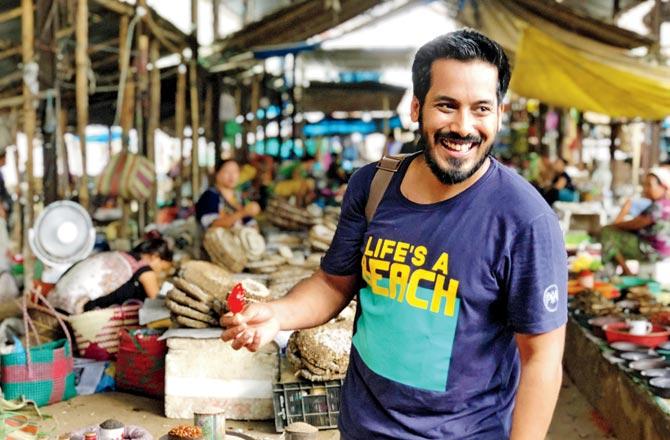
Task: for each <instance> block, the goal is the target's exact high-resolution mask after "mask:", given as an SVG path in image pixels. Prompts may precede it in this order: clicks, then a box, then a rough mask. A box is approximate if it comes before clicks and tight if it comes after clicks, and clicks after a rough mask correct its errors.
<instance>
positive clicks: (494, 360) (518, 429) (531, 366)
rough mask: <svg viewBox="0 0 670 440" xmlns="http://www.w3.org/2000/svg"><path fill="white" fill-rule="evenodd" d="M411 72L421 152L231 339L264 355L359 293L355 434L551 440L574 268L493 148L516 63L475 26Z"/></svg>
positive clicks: (545, 212) (346, 211)
mask: <svg viewBox="0 0 670 440" xmlns="http://www.w3.org/2000/svg"><path fill="white" fill-rule="evenodd" d="M412 74H413V75H412V76H413V83H414V98H413V101H412V109H411V111H412V118H413V119H414V120H415V121H418V122H419V125H420V130H421V137H422V142H421V144H422V147H423V152H422V153H421V152H419V153H416V154H414V155H411V156H409V157H407V158H406V159H404V161H402V163H401V164H400V167H399V169H398V170H397V172H396V173H395V174H394V176H393V178H392V179H391V181H390V184H389V185H388V188H387V189H386V192H385V194H384V197H383V198H382V200H381V202H380V203H379V205H378V207H377V209H376V211H375V213H374V216H373V217H372V219H371V220H370V221H369V222H368V220H367V218H366V215H365V208H366V204H367V201H368V196H369V192H370V186H371V182H372V180H373V178H374V176H375V174H376V173H377V172H378V171H377V167H376V166H375V165H374V164H373V165H369V166H366V167H364V168H362V169H361V170H360V171H358V172H357V173H355V174H354V175H353V176H352V178H351V181H350V183H349V186H348V189H347V194H346V196H345V199H344V202H343V206H342V215H341V218H340V222H339V225H338V229H337V232H336V234H335V238H334V240H333V244H332V245H331V248H330V249H329V251H328V252H327V254H326V256H325V257H324V258H323V260H322V263H321V270H320V271H318V272H317V273H316V274H315V275H313V276H312V277H311V278H309V279H307V280H305V281H303V282H301V283H299V284H298V285H297V286H296V287H294V288H293V290H292V291H291V292H290V293H289V294H288V295H287V296H286V297H284V298H282V299H280V300H277V301H275V302H272V303H269V304H252V305H249V306H248V307H247V308H246V309H245V310H244V311H243V312H242V313H239V314H237V315H235V316H231V315H228V316H225V317H223V318H222V325H223V326H224V327H225V328H226V330H224V332H223V335H222V337H223V339H224V340H230V341H232V345H233V347H234V348H236V349H238V348H241V347H247V348H248V349H250V350H256V349H257V348H258V347H259V346H260V345H262V344H264V343H267V342H269V341H271V340H272V338H273V337H274V336H275V334H276V333H277V331H278V330H279V329H299V328H305V327H312V326H316V325H319V324H321V323H324V322H326V321H328V320H329V319H330V318H332V317H333V316H335V315H336V314H337V313H338V312H339V311H340V310H341V309H342V308H343V307H345V306H346V305H347V304H348V303H349V301H350V300H351V299H352V298H353V297H354V296H356V297H357V300H358V313H357V316H356V326H355V330H354V336H353V346H352V350H351V359H350V363H349V370H348V373H347V377H346V380H345V384H344V389H343V394H342V404H341V411H340V420H339V427H340V432H341V433H342V437H343V438H344V439H346V440H349V439H370V438H374V439H404V440H405V439H459V440H463V439H476V440H482V439H485V440H486V439H491V440H493V439H495V440H500V439H506V438H511V439H513V440H523V439H528V440H540V439H543V438H544V437H545V435H546V432H547V429H548V426H549V423H550V421H551V416H552V413H553V410H554V407H555V404H556V399H557V397H558V392H559V389H560V383H561V371H562V370H561V357H562V353H563V341H564V326H565V322H566V319H567V306H566V301H567V294H566V290H567V286H566V284H567V263H566V253H565V247H564V244H563V240H562V234H561V231H560V229H559V226H558V222H557V219H556V217H555V215H554V214H553V212H552V211H551V209H550V208H549V206H548V205H547V204H546V203H545V202H544V200H542V198H541V197H540V195H539V194H538V192H537V191H536V190H535V189H534V188H532V187H531V186H530V185H529V184H528V183H526V182H525V181H524V180H523V179H522V178H521V177H519V176H517V175H516V173H514V172H513V171H510V170H509V169H507V168H505V167H504V166H502V165H501V164H499V163H498V162H496V161H495V160H494V159H492V158H491V157H490V156H489V153H490V151H491V147H492V145H493V142H494V139H495V136H496V133H497V132H498V131H499V129H500V121H501V117H502V110H503V109H502V99H503V96H504V95H505V92H506V90H507V85H508V83H509V78H510V71H509V65H508V62H507V57H506V56H505V53H504V51H503V50H502V48H501V47H500V46H499V45H498V44H497V43H495V42H493V41H491V40H489V39H488V38H486V37H485V36H483V35H481V34H479V33H477V32H475V31H472V30H461V31H457V32H453V33H450V34H447V35H444V36H442V37H439V38H437V39H435V40H433V41H431V42H429V43H428V44H426V45H425V46H423V47H422V48H421V49H419V51H418V53H417V54H416V57H415V60H414V64H413V66H412Z"/></svg>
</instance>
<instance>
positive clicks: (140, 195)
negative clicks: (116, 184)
mask: <svg viewBox="0 0 670 440" xmlns="http://www.w3.org/2000/svg"><path fill="white" fill-rule="evenodd" d="M155 182H156V169H155V167H154V164H153V162H151V161H150V160H149V159H147V158H146V157H144V156H140V155H137V154H129V155H128V158H127V159H126V166H125V168H124V170H123V182H122V185H121V197H123V198H124V199H126V200H138V201H145V200H147V199H148V198H149V197H150V196H151V190H152V188H153V186H154V183H155Z"/></svg>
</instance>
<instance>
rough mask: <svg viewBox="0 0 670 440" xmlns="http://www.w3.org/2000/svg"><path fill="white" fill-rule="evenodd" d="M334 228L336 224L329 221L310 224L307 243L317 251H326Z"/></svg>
mask: <svg viewBox="0 0 670 440" xmlns="http://www.w3.org/2000/svg"><path fill="white" fill-rule="evenodd" d="M336 228H337V225H333V224H332V223H330V222H328V223H323V224H320V225H314V226H312V229H310V230H309V244H310V245H311V246H312V248H313V249H316V250H317V251H324V252H325V251H327V250H328V248H329V247H330V243H332V241H333V237H334V236H335V229H336Z"/></svg>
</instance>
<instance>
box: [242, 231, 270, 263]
mask: <svg viewBox="0 0 670 440" xmlns="http://www.w3.org/2000/svg"><path fill="white" fill-rule="evenodd" d="M234 232H235V234H237V236H238V237H239V238H240V242H241V243H242V249H243V250H244V253H245V255H246V256H247V260H249V261H258V260H260V258H261V257H262V256H263V254H264V253H265V239H264V238H263V236H262V235H261V234H260V232H258V229H256V228H249V227H243V228H237V229H235V230H234Z"/></svg>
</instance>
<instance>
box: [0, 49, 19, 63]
mask: <svg viewBox="0 0 670 440" xmlns="http://www.w3.org/2000/svg"><path fill="white" fill-rule="evenodd" d="M20 54H21V47H20V46H17V47H10V48H9V49H5V50H3V51H1V52H0V60H4V59H5V58H9V57H13V56H15V55H20Z"/></svg>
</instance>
